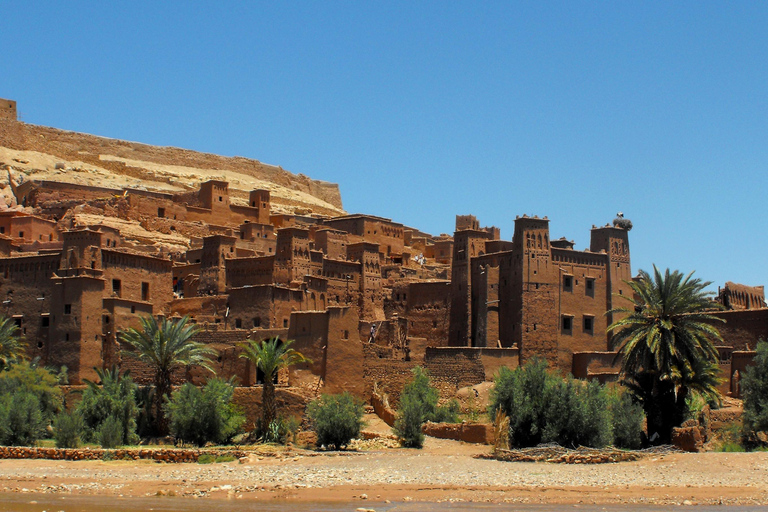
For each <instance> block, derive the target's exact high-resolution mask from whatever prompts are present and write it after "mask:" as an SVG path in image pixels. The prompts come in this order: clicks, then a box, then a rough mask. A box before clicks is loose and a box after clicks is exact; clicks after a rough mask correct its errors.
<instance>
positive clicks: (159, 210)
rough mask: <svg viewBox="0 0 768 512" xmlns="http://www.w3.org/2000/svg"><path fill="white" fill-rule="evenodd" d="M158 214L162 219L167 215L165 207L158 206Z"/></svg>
mask: <svg viewBox="0 0 768 512" xmlns="http://www.w3.org/2000/svg"><path fill="white" fill-rule="evenodd" d="M157 216H158V217H160V218H161V219H162V218H163V217H165V208H158V209H157Z"/></svg>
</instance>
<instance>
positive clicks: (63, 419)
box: [53, 412, 85, 448]
mask: <svg viewBox="0 0 768 512" xmlns="http://www.w3.org/2000/svg"><path fill="white" fill-rule="evenodd" d="M84 426H85V424H84V423H83V417H82V416H80V414H78V413H77V412H71V413H70V412H62V413H60V414H59V415H58V416H56V419H55V420H54V421H53V438H54V439H55V440H56V448H77V447H79V446H80V438H81V436H82V435H83V429H84Z"/></svg>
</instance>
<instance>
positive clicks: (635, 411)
mask: <svg viewBox="0 0 768 512" xmlns="http://www.w3.org/2000/svg"><path fill="white" fill-rule="evenodd" d="M608 403H609V409H610V413H611V422H612V423H613V445H614V446H616V447H617V448H629V449H632V450H636V449H638V448H640V447H641V445H642V435H643V420H644V419H645V412H643V406H642V405H640V404H639V403H637V402H635V400H634V398H632V394H631V393H629V392H620V391H619V390H615V391H614V392H613V393H611V394H610V395H609V400H608Z"/></svg>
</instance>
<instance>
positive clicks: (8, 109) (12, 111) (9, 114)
mask: <svg viewBox="0 0 768 512" xmlns="http://www.w3.org/2000/svg"><path fill="white" fill-rule="evenodd" d="M0 119H3V120H7V121H16V120H17V113H16V102H15V101H13V100H6V99H3V98H0Z"/></svg>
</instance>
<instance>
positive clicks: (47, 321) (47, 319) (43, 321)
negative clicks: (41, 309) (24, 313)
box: [40, 316, 51, 327]
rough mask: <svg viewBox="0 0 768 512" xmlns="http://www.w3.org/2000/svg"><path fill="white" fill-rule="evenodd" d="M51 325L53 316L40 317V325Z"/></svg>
mask: <svg viewBox="0 0 768 512" xmlns="http://www.w3.org/2000/svg"><path fill="white" fill-rule="evenodd" d="M49 325H51V318H50V317H47V316H44V317H41V318H40V327H48V326H49Z"/></svg>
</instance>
